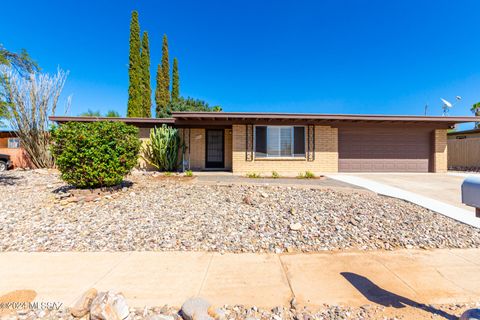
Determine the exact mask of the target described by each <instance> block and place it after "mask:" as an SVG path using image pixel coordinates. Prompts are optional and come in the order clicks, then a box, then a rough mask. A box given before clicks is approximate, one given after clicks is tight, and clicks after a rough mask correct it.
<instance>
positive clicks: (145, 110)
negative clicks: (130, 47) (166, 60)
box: [140, 31, 152, 118]
mask: <svg viewBox="0 0 480 320" xmlns="http://www.w3.org/2000/svg"><path fill="white" fill-rule="evenodd" d="M140 58H141V62H142V108H141V111H142V117H146V118H150V117H151V116H152V111H151V108H152V88H151V87H150V49H149V48H148V33H147V32H146V31H145V32H143V37H142V52H141V54H140Z"/></svg>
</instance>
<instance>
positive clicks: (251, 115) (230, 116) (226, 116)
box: [172, 111, 480, 123]
mask: <svg viewBox="0 0 480 320" xmlns="http://www.w3.org/2000/svg"><path fill="white" fill-rule="evenodd" d="M172 117H173V118H178V119H182V120H184V121H185V120H189V119H192V120H193V119H195V120H199V119H210V120H211V119H221V120H231V121H234V120H246V119H249V120H259V119H275V120H280V119H284V120H289V119H290V120H306V121H308V120H337V121H342V120H343V121H399V122H402V121H408V122H441V123H465V122H477V121H478V122H480V117H472V116H464V117H445V116H410V115H407V116H400V115H357V114H308V113H305V114H302V113H263V112H245V113H244V112H188V111H183V112H173V113H172Z"/></svg>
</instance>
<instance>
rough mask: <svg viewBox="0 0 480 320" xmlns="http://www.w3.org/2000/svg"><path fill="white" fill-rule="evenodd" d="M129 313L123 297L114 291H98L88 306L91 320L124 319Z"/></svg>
mask: <svg viewBox="0 0 480 320" xmlns="http://www.w3.org/2000/svg"><path fill="white" fill-rule="evenodd" d="M129 314H130V312H129V308H128V305H127V302H126V301H125V298H124V297H123V295H122V294H121V293H117V292H114V291H108V292H100V293H99V294H98V295H97V296H96V297H95V299H94V300H93V301H92V305H91V307H90V319H91V320H125V319H128V318H129Z"/></svg>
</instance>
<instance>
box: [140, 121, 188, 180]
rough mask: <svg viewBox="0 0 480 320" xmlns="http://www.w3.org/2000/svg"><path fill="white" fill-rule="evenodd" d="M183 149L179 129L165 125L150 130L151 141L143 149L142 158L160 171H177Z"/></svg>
mask: <svg viewBox="0 0 480 320" xmlns="http://www.w3.org/2000/svg"><path fill="white" fill-rule="evenodd" d="M181 147H182V146H181V141H180V135H179V133H178V129H175V128H171V127H169V126H167V125H165V124H164V125H162V126H161V127H160V128H153V129H152V130H150V140H148V141H147V142H146V143H145V145H144V146H143V148H142V158H143V159H145V161H146V162H147V163H149V164H151V165H152V166H154V167H155V168H157V169H158V170H162V171H175V170H176V169H177V167H178V151H179V149H180V148H181Z"/></svg>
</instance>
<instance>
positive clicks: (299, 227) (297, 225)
mask: <svg viewBox="0 0 480 320" xmlns="http://www.w3.org/2000/svg"><path fill="white" fill-rule="evenodd" d="M290 230H292V231H300V230H302V224H301V223H298V222H297V223H292V224H291V225H290Z"/></svg>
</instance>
